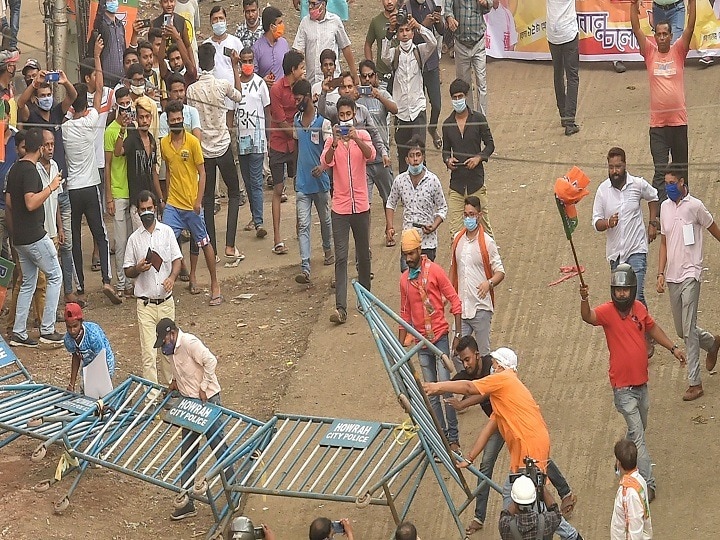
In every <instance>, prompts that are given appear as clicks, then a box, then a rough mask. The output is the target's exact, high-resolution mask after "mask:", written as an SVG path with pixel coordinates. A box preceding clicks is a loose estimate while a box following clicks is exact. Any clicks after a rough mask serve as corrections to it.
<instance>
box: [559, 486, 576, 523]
mask: <svg viewBox="0 0 720 540" xmlns="http://www.w3.org/2000/svg"><path fill="white" fill-rule="evenodd" d="M576 503H577V497H576V496H575V494H574V493H573V492H572V491H571V492H570V493H568V494H567V495H565V497H563V500H562V501H561V502H560V512H561V513H562V515H563V517H566V518H568V517H570V516H571V515H572V513H573V511H574V510H575V504H576Z"/></svg>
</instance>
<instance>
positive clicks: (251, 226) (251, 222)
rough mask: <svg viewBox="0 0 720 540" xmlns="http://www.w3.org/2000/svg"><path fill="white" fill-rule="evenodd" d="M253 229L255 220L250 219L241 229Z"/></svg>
mask: <svg viewBox="0 0 720 540" xmlns="http://www.w3.org/2000/svg"><path fill="white" fill-rule="evenodd" d="M254 230H255V222H254V221H253V220H252V219H251V220H250V222H249V223H248V224H247V225H245V226H244V227H243V231H254Z"/></svg>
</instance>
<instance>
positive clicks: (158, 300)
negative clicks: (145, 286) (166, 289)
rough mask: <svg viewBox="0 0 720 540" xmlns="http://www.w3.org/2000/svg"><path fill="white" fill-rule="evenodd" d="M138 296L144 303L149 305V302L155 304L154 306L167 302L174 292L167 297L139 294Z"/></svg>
mask: <svg viewBox="0 0 720 540" xmlns="http://www.w3.org/2000/svg"><path fill="white" fill-rule="evenodd" d="M138 298H139V299H140V300H142V301H143V304H145V305H146V306H147V305H148V304H152V305H154V306H159V305H160V304H162V303H163V302H165V301H166V300H170V299H171V298H172V294H171V295H168V296H166V297H165V298H148V297H147V296H139V297H138Z"/></svg>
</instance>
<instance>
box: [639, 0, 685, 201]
mask: <svg viewBox="0 0 720 540" xmlns="http://www.w3.org/2000/svg"><path fill="white" fill-rule="evenodd" d="M630 1H631V2H632V6H630V22H631V24H632V29H633V33H634V34H635V38H636V39H637V42H638V46H639V47H640V54H641V55H642V56H643V58H644V59H645V66H647V70H648V77H649V79H650V153H651V154H652V158H653V164H654V165H655V175H654V176H653V181H652V184H653V187H654V188H655V189H657V190H658V197H659V198H660V202H661V203H662V201H664V200H665V199H666V198H667V197H666V195H665V183H664V182H663V179H664V176H665V166H666V165H667V164H668V162H669V161H670V156H672V161H673V162H674V163H677V164H679V165H681V166H683V167H684V168H685V169H686V170H687V166H688V127H687V108H686V106H685V57H686V56H687V53H688V51H689V50H690V40H691V39H692V35H693V30H694V29H695V0H687V2H688V9H687V13H688V19H687V24H686V25H685V30H684V31H683V33H682V36H680V39H678V40H677V41H675V42H674V43H673V34H672V28H671V25H670V22H668V21H657V20H656V21H654V22H655V39H654V40H653V39H650V38H649V37H647V36H645V34H643V31H642V29H641V28H640V2H639V0H630ZM686 180H687V178H686Z"/></svg>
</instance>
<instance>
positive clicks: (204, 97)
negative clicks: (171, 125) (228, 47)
mask: <svg viewBox="0 0 720 540" xmlns="http://www.w3.org/2000/svg"><path fill="white" fill-rule="evenodd" d="M216 7H217V6H216ZM216 57H217V56H216V54H215V49H214V45H211V44H210V43H207V42H205V43H203V44H202V45H200V47H199V48H198V65H199V66H200V72H201V75H200V78H199V79H198V80H197V82H195V83H193V84H191V85H190V86H189V87H188V89H187V99H188V104H189V105H192V106H194V107H196V108H197V110H198V113H199V115H200V124H201V125H202V128H203V138H202V140H201V141H200V145H201V147H202V151H203V156H204V158H205V174H206V181H205V193H204V195H203V209H204V211H205V225H206V227H207V233H208V235H209V236H210V242H211V243H212V246H213V249H214V250H215V253H218V250H217V242H216V237H215V212H214V210H215V183H216V182H217V176H216V174H217V169H218V168H219V169H220V173H221V174H222V178H223V181H224V182H225V185H226V186H227V193H228V212H227V229H226V232H225V258H226V259H228V260H229V261H230V262H236V261H241V260H242V259H244V258H245V256H244V255H242V254H241V253H240V252H239V251H238V249H237V248H236V247H235V236H236V233H237V222H238V214H239V213H240V179H239V178H238V173H237V168H236V167H235V159H234V158H233V154H232V149H231V148H230V142H231V137H230V131H229V130H228V126H227V122H226V118H225V110H226V109H225V106H224V102H225V101H226V100H227V99H230V100H231V101H232V102H233V104H234V103H240V102H241V101H242V99H243V96H242V93H241V92H240V90H239V88H241V87H242V83H241V81H240V74H239V72H238V69H237V66H238V64H239V62H240V56H239V55H238V53H237V52H236V51H234V50H233V51H232V69H233V82H234V84H233V83H231V82H229V81H227V80H225V79H220V78H218V77H217V76H216V75H215V74H214V73H216V72H214V71H213V68H214V67H215V59H216ZM234 108H235V107H234V106H233V109H234Z"/></svg>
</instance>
